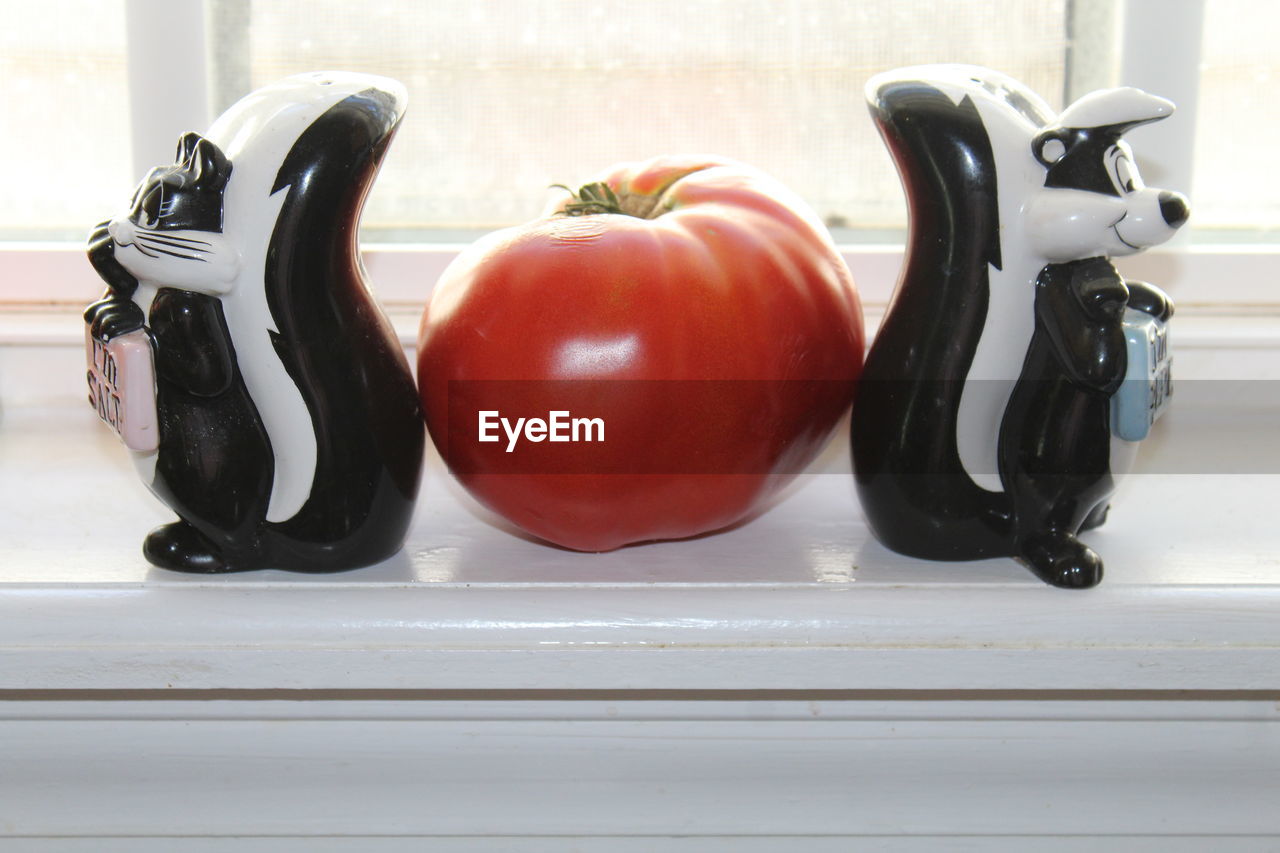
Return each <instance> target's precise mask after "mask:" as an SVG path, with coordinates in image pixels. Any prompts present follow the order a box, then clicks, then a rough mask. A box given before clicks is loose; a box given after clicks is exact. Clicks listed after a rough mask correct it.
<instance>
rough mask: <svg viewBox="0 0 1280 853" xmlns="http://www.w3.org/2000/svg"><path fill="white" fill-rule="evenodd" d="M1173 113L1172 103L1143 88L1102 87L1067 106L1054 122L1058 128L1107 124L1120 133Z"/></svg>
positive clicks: (1103, 125) (1106, 126)
mask: <svg viewBox="0 0 1280 853" xmlns="http://www.w3.org/2000/svg"><path fill="white" fill-rule="evenodd" d="M1172 112H1173V102H1172V101H1168V100H1165V99H1164V98H1160V97H1157V96H1155V95H1148V94H1147V93H1146V92H1144V91H1142V90H1141V89H1135V88H1133V87H1132V86H1125V87H1123V88H1120V89H1099V90H1098V91H1096V92H1090V93H1089V94H1087V95H1085V96H1083V97H1081V98H1080V99H1079V100H1077V101H1076V102H1075V103H1073V104H1071V106H1069V107H1067V108H1066V109H1065V110H1063V111H1062V113H1061V114H1060V115H1059V116H1058V120H1057V121H1056V122H1054V124H1055V126H1057V127H1105V128H1109V129H1114V133H1115V135H1117V136H1120V135H1122V134H1124V133H1126V132H1127V131H1129V130H1130V129H1131V128H1134V127H1137V126H1138V125H1140V124H1146V123H1147V122H1152V121H1159V120H1160V119H1162V118H1165V117H1166V116H1168V115H1170V114H1171V113H1172Z"/></svg>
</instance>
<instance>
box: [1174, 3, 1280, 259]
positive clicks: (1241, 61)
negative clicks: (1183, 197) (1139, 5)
mask: <svg viewBox="0 0 1280 853" xmlns="http://www.w3.org/2000/svg"><path fill="white" fill-rule="evenodd" d="M1276 19H1277V7H1276V4H1275V3H1274V2H1273V0H1214V2H1212V3H1206V4H1205V10H1204V42H1203V44H1202V47H1201V50H1202V55H1201V66H1200V68H1201V77H1200V102H1199V105H1198V107H1197V111H1198V115H1197V116H1196V141H1195V146H1196V147H1195V177H1194V179H1193V180H1194V184H1193V186H1192V193H1191V201H1192V211H1193V214H1192V215H1193V217H1194V219H1193V220H1192V221H1193V222H1194V224H1195V226H1196V227H1197V229H1201V228H1214V227H1218V228H1237V229H1238V228H1245V229H1258V228H1265V229H1273V232H1272V237H1275V232H1274V229H1276V228H1277V227H1280V169H1277V168H1276V166H1275V156H1276V146H1275V137H1276V130H1277V129H1280V119H1278V118H1277V116H1280V100H1278V99H1277V97H1276V89H1277V87H1280V53H1278V52H1277V50H1276V23H1277V20H1276Z"/></svg>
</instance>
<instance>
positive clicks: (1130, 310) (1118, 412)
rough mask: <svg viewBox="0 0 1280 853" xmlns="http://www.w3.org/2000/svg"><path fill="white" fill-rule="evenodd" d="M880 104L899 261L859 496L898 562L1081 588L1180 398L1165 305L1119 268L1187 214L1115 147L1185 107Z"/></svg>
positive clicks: (1084, 101)
mask: <svg viewBox="0 0 1280 853" xmlns="http://www.w3.org/2000/svg"><path fill="white" fill-rule="evenodd" d="M867 100H868V101H869V103H870V106H871V113H872V116H873V118H874V119H875V122H876V125H877V127H878V128H879V130H880V133H881V135H882V137H883V138H884V141H885V144H886V145H887V146H888V147H889V150H890V152H891V154H892V155H893V158H894V161H895V162H896V164H897V166H898V170H899V172H900V174H901V176H902V182H903V187H904V189H905V191H906V194H907V202H908V207H909V210H910V216H911V223H910V237H909V240H908V247H907V257H906V262H905V265H904V268H903V271H902V274H901V277H900V278H899V281H898V286H897V289H896V290H895V291H894V295H893V298H892V300H891V302H890V304H889V308H888V311H887V312H886V314H885V318H884V321H883V322H882V324H881V327H880V330H879V333H878V334H877V336H876V338H875V341H874V343H873V344H872V346H871V350H870V353H869V355H868V357H867V363H866V368H865V370H864V372H863V376H862V380H861V384H860V386H859V389H858V395H857V399H856V402H855V404H854V412H853V459H854V469H855V474H856V479H857V484H858V492H859V496H860V498H861V501H862V505H863V509H864V511H865V512H866V515H867V519H868V521H869V523H870V525H871V528H872V530H873V531H874V533H875V534H876V536H877V537H878V538H879V539H880V540H881V541H882V542H883V543H884V544H885V545H887V546H888V547H890V548H892V549H894V550H896V551H900V552H902V553H905V554H910V555H913V556H918V557H925V558H928V559H936V560H972V559H979V558H983V557H998V556H1012V557H1015V558H1017V559H1018V560H1019V561H1021V562H1022V563H1024V564H1025V565H1027V566H1028V567H1029V568H1030V569H1031V570H1032V571H1033V572H1035V574H1036V575H1037V576H1039V577H1040V578H1042V579H1044V580H1045V581H1047V582H1048V583H1051V584H1054V585H1056V586H1065V587H1088V586H1092V585H1094V584H1096V583H1097V582H1098V581H1099V580H1100V579H1101V577H1102V561H1101V559H1100V558H1099V557H1098V555H1097V554H1096V553H1094V552H1093V550H1092V549H1090V548H1089V547H1088V546H1086V545H1085V544H1083V543H1082V542H1081V541H1080V540H1079V539H1078V538H1077V534H1078V533H1079V532H1080V531H1081V530H1086V529H1089V528H1091V527H1095V526H1097V525H1099V524H1101V523H1102V522H1103V520H1104V519H1105V517H1106V514H1107V509H1108V506H1109V501H1110V498H1111V495H1112V493H1113V492H1114V490H1115V481H1116V478H1117V477H1118V476H1119V475H1121V474H1123V473H1124V472H1125V471H1126V470H1127V468H1128V466H1129V464H1130V462H1131V460H1132V458H1133V455H1134V450H1135V448H1136V441H1137V440H1138V439H1140V438H1142V437H1144V436H1145V435H1146V431H1147V429H1148V428H1149V427H1150V425H1151V421H1152V420H1154V419H1155V417H1156V416H1157V415H1159V413H1160V411H1161V410H1162V409H1163V407H1164V404H1165V401H1166V400H1167V397H1168V391H1169V354H1168V349H1167V335H1166V324H1167V322H1168V320H1169V317H1170V315H1171V314H1172V311H1173V305H1172V303H1171V302H1170V300H1169V298H1168V297H1167V296H1165V294H1164V293H1162V292H1161V291H1160V290H1159V289H1157V288H1155V287H1152V286H1151V285H1148V284H1143V283H1141V282H1135V281H1125V280H1124V279H1123V278H1122V277H1121V276H1120V274H1119V273H1118V272H1117V271H1116V269H1115V267H1113V266H1112V265H1111V262H1110V260H1109V259H1110V258H1111V257H1113V256H1118V255H1129V254H1133V253H1135V252H1138V251H1141V250H1143V249H1146V248H1148V247H1150V246H1154V245H1157V244H1159V243H1162V242H1164V241H1165V240H1167V239H1169V237H1171V236H1172V235H1173V233H1174V232H1175V231H1176V230H1177V228H1178V227H1179V226H1181V225H1182V223H1183V222H1184V221H1185V220H1186V219H1187V215H1188V206H1187V202H1186V199H1185V198H1183V197H1182V196H1181V195H1179V194H1178V193H1174V192H1169V191H1166V190H1160V189H1155V188H1149V187H1146V186H1144V185H1143V183H1142V180H1141V178H1140V177H1139V176H1138V170H1137V166H1136V165H1135V164H1134V162H1133V157H1132V152H1131V151H1130V149H1129V146H1128V144H1127V143H1126V142H1125V141H1124V140H1123V139H1122V136H1123V135H1124V134H1125V133H1127V132H1128V131H1129V130H1130V129H1131V128H1133V127H1135V126H1137V125H1140V124H1145V123H1147V122H1152V121H1156V120H1158V119H1162V118H1164V117H1165V116H1167V115H1169V114H1170V113H1171V112H1172V110H1173V105H1172V104H1171V103H1169V102H1168V101H1166V100H1164V99H1163V98H1157V97H1155V96H1153V95H1148V94H1147V93H1145V92H1141V91H1139V90H1137V89H1131V88H1120V89H1107V90H1104V91H1099V92H1093V93H1091V94H1089V95H1085V96H1084V97H1082V98H1080V99H1079V100H1077V101H1076V102H1074V103H1073V104H1071V105H1070V106H1068V107H1067V108H1066V109H1065V110H1063V111H1062V113H1060V114H1058V115H1054V113H1053V111H1052V110H1051V109H1050V108H1049V107H1048V106H1047V105H1046V104H1045V103H1044V101H1042V100H1041V99H1040V98H1039V97H1038V96H1037V95H1036V94H1035V93H1034V92H1032V91H1031V90H1029V89H1028V88H1027V87H1025V86H1023V85H1022V84H1020V83H1018V82H1017V81H1015V80H1012V79H1011V78H1009V77H1007V76H1005V75H1003V74H999V73H997V72H994V71H990V70H988V69H985V68H976V67H972V66H959V65H949V66H923V67H918V68H907V69H902V70H899V71H892V72H888V73H886V74H882V75H879V76H877V77H874V78H872V80H871V81H870V82H869V83H868V84H867Z"/></svg>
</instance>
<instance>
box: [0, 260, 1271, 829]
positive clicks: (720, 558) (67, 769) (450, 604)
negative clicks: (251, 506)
mask: <svg viewBox="0 0 1280 853" xmlns="http://www.w3.org/2000/svg"><path fill="white" fill-rule="evenodd" d="M369 254H370V267H371V270H372V273H373V276H374V278H375V281H376V283H377V285H378V292H379V294H380V296H382V297H383V298H384V300H385V301H386V302H387V303H388V304H389V308H390V313H391V315H392V317H393V321H394V322H395V324H396V327H397V329H398V331H399V333H400V335H401V338H402V340H403V341H404V342H405V343H406V345H410V346H411V345H412V342H413V338H414V336H415V332H416V324H417V317H418V313H419V311H420V307H421V304H422V302H423V301H425V298H426V293H425V291H426V290H427V289H429V287H423V286H422V285H421V284H420V282H421V281H423V280H428V281H431V280H434V276H435V274H438V270H439V269H440V268H442V267H443V264H444V263H445V262H447V258H448V255H447V254H446V253H442V252H440V251H438V250H422V249H398V250H385V251H384V250H373V251H371V252H370V253H369ZM850 258H851V263H852V264H853V266H854V270H855V275H856V276H858V277H859V278H861V279H862V281H863V282H864V285H863V293H864V297H865V298H866V301H867V303H868V308H869V310H868V318H869V324H870V325H872V326H874V323H875V322H876V319H877V317H878V315H879V314H880V312H881V311H882V306H883V302H884V300H885V299H887V296H888V286H887V285H885V284H884V281H885V278H886V277H887V279H888V281H890V282H891V281H892V277H893V276H894V275H895V274H896V268H897V263H898V255H897V253H896V250H894V249H892V248H883V249H874V248H873V249H868V250H858V251H853V252H852V253H851V254H850ZM1135 260H1137V259H1135ZM1272 260H1273V259H1272V257H1271V256H1270V255H1269V254H1268V253H1266V252H1252V253H1245V254H1243V255H1238V256H1232V257H1227V256H1225V255H1224V256H1221V257H1216V258H1215V257H1213V256H1195V255H1192V256H1180V257H1179V258H1176V259H1173V260H1170V259H1165V260H1161V259H1160V258H1159V257H1158V256H1156V257H1155V258H1154V260H1153V261H1152V264H1154V266H1152V267H1149V268H1148V269H1149V271H1147V272H1130V273H1129V274H1130V275H1134V276H1138V275H1144V276H1147V277H1149V278H1150V279H1151V280H1154V281H1157V282H1160V283H1162V284H1163V283H1166V282H1167V281H1168V280H1169V279H1167V278H1165V277H1163V276H1161V275H1160V274H1159V273H1160V272H1161V266H1160V265H1161V264H1163V265H1165V267H1166V268H1167V269H1166V271H1167V270H1181V271H1182V272H1181V273H1180V274H1181V275H1183V276H1185V275H1187V269H1188V268H1190V269H1191V270H1192V273H1194V275H1197V276H1199V275H1208V272H1207V271H1208V270H1210V269H1214V270H1219V271H1221V270H1222V269H1224V266H1223V265H1224V264H1228V265H1229V264H1237V266H1235V267H1229V269H1232V270H1234V272H1233V273H1232V276H1233V277H1234V279H1235V280H1240V281H1249V282H1254V281H1256V282H1258V283H1259V284H1258V286H1257V287H1254V288H1253V290H1249V288H1248V286H1245V288H1244V289H1243V290H1241V291H1238V293H1242V294H1245V295H1246V296H1248V299H1245V298H1243V297H1240V298H1238V299H1236V300H1233V301H1223V302H1213V301H1212V300H1210V299H1207V297H1206V301H1205V302H1203V303H1200V302H1198V301H1197V300H1196V299H1191V298H1189V296H1191V295H1194V294H1195V293H1199V292H1203V293H1205V294H1208V293H1209V290H1210V289H1211V287H1210V285H1208V284H1205V283H1203V282H1200V281H1199V280H1198V279H1195V280H1193V282H1192V283H1191V284H1184V281H1186V279H1185V278H1183V279H1178V280H1176V281H1175V284H1174V286H1173V287H1171V288H1170V289H1171V290H1175V291H1176V292H1177V294H1178V298H1179V300H1180V306H1179V315H1178V317H1177V319H1176V320H1175V331H1174V334H1175V335H1176V339H1175V341H1176V342H1175V352H1176V359H1177V368H1176V369H1177V376H1178V379H1177V381H1178V382H1179V383H1180V384H1179V386H1178V388H1179V390H1178V391H1177V392H1176V394H1175V401H1174V406H1173V408H1172V409H1171V410H1170V413H1169V414H1168V415H1167V416H1166V417H1165V418H1164V419H1162V421H1161V422H1160V423H1159V424H1158V425H1157V427H1156V432H1155V434H1154V435H1153V436H1152V438H1151V439H1149V440H1148V441H1147V442H1146V444H1144V446H1143V450H1142V454H1141V464H1142V466H1143V470H1144V471H1145V472H1147V473H1139V474H1137V475H1135V476H1132V477H1131V478H1129V480H1128V481H1127V482H1126V483H1125V484H1124V486H1123V488H1122V490H1121V492H1120V494H1119V495H1118V496H1117V498H1116V501H1115V505H1114V509H1113V512H1112V516H1111V518H1110V520H1109V521H1108V523H1107V525H1106V526H1105V527H1104V528H1102V529H1101V530H1098V531H1096V532H1094V533H1091V534H1088V538H1089V541H1090V542H1091V543H1092V544H1093V545H1094V546H1095V547H1097V548H1098V550H1099V551H1100V553H1101V554H1102V555H1103V557H1104V558H1105V560H1106V563H1107V575H1106V578H1105V580H1104V581H1103V583H1102V585H1101V586H1099V587H1098V588H1096V589H1093V590H1087V591H1082V592H1076V591H1064V590H1057V589H1052V588H1049V587H1047V586H1045V585H1043V584H1041V583H1040V582H1039V581H1037V580H1035V579H1034V578H1033V577H1032V576H1031V574H1030V573H1029V572H1028V571H1027V570H1025V569H1023V568H1022V567H1020V566H1018V565H1017V564H1015V563H1014V562H1012V561H1010V560H987V561H981V562H974V563H932V562H926V561H920V560H914V559H910V558H906V557H902V556H899V555H896V554H893V553H891V552H889V551H887V550H886V549H884V548H883V547H881V546H880V545H878V544H877V543H876V542H875V541H874V540H873V539H872V538H871V537H870V535H869V534H868V531H867V529H866V526H865V523H864V521H863V519H862V516H861V512H860V509H859V508H858V505H857V502H856V498H855V496H854V492H853V486H852V478H851V476H850V474H849V461H848V454H847V451H846V450H845V446H846V440H847V439H846V436H847V432H845V431H844V430H843V429H842V430H841V431H840V432H839V433H838V434H837V436H836V438H835V441H834V442H833V445H832V447H831V448H830V449H829V450H828V452H827V453H826V454H825V455H824V457H823V459H822V460H820V462H819V464H818V465H816V466H815V467H814V469H812V471H811V472H810V473H808V474H806V475H804V476H803V477H802V479H801V481H800V482H799V483H798V484H797V485H796V487H795V488H793V489H792V490H791V491H790V492H789V493H788V494H786V495H785V496H784V498H783V499H782V500H780V501H778V502H777V503H776V504H775V505H774V506H773V507H771V508H770V509H769V510H768V511H767V512H765V513H763V514H762V515H761V516H760V517H758V518H756V519H754V520H753V521H751V522H750V523H748V524H745V525H742V526H740V527H738V528H737V529H734V530H730V531H727V532H724V533H721V534H717V535H712V536H706V537H701V538H699V539H695V540H691V541H685V542H670V543H659V544H652V545H644V546H637V547H632V548H627V549H623V550H621V551H618V552H616V553H612V554H604V555H592V554H575V553H570V552H566V551H562V550H559V549H554V548H550V547H547V546H544V545H540V544H538V543H535V542H531V541H528V540H527V539H525V538H523V537H521V536H519V535H516V534H514V533H512V532H511V531H509V530H508V529H506V528H505V526H504V525H502V524H501V522H499V521H497V520H495V519H494V518H492V517H491V516H489V515H487V514H486V513H484V512H483V511H482V510H481V509H479V508H478V507H477V506H476V505H475V504H474V503H473V502H472V501H471V500H470V499H469V498H468V497H467V496H466V495H465V494H464V493H463V492H462V491H461V489H460V488H459V487H458V486H457V485H456V483H454V482H453V481H452V479H451V478H450V477H449V475H448V473H447V472H446V471H445V470H443V466H442V464H441V463H440V460H439V458H438V457H437V456H435V454H434V452H433V453H432V454H431V456H430V463H429V465H428V470H427V473H426V477H425V480H424V483H423V489H422V494H421V499H420V503H419V506H418V510H417V516H416V521H415V524H414V526H413V528H412V530H411V532H410V536H409V540H408V542H407V544H406V547H405V549H404V551H403V552H402V553H400V554H398V555H396V556H395V557H393V558H392V559H390V560H388V561H386V562H384V563H382V564H379V565H377V566H373V567H369V568H367V569H362V570H358V571H354V572H349V573H345V574H339V575H327V576H313V575H299V574H291V573H285V572H275V571H270V572H259V573H253V574H247V575H233V576H221V577H200V576H185V575H178V574H172V573H168V572H164V571H161V570H157V569H154V568H151V567H149V566H148V565H147V564H146V562H145V561H144V560H143V558H142V555H141V552H140V547H141V540H142V537H143V535H145V533H146V531H147V530H148V529H150V527H152V526H154V525H157V524H161V523H164V522H166V521H169V520H171V516H170V515H169V513H168V512H167V510H166V509H165V508H164V507H163V506H162V505H160V504H159V503H158V502H157V501H156V500H154V499H153V498H152V497H151V496H150V495H149V494H147V493H146V490H145V489H144V488H143V486H142V485H141V483H140V482H139V481H138V479H137V477H136V476H135V475H134V472H133V470H132V469H131V467H130V465H129V463H128V461H127V459H126V454H125V451H124V449H123V448H122V447H121V446H120V445H119V443H118V442H117V441H116V440H115V439H114V438H113V437H112V436H111V435H110V434H109V433H108V431H107V430H106V429H105V428H103V427H102V426H101V425H100V424H98V423H97V422H96V418H95V416H94V414H93V413H92V412H91V411H90V409H89V407H88V406H87V405H85V403H84V402H83V399H82V396H83V391H82V389H81V383H82V382H83V378H82V376H83V354H82V352H81V345H82V344H81V327H80V321H79V319H78V315H79V311H80V308H81V306H82V304H83V302H85V301H88V300H89V299H92V298H93V296H94V295H95V294H96V291H97V285H96V282H95V281H94V279H93V276H92V273H91V271H88V270H87V264H85V263H84V260H83V257H82V255H81V253H80V252H79V251H74V252H73V251H71V250H67V249H58V250H53V251H46V250H37V251H34V252H29V253H27V254H25V255H15V254H9V255H6V254H5V253H4V252H2V251H0V266H4V264H6V263H7V264H8V265H7V266H5V267H4V268H5V269H6V270H8V271H13V270H15V269H18V270H24V271H25V273H24V274H25V276H26V281H27V283H28V285H29V284H30V282H31V281H32V280H39V281H47V282H49V284H50V287H49V288H48V289H47V290H46V291H45V295H46V296H47V298H46V299H42V300H37V301H33V300H30V299H23V300H19V302H21V304H15V301H14V300H10V301H9V302H8V304H7V306H6V307H4V308H0V477H2V479H0V542H3V543H4V546H3V550H0V754H3V755H4V756H5V762H4V770H0V851H8V850H22V851H24V853H25V851H36V852H37V853H46V851H60V852H61V851H70V852H71V853H76V851H82V850H84V851H87V850H94V851H106V853H114V852H115V851H129V853H134V851H151V850H156V851H159V850H166V851H167V850H173V849H183V850H195V851H215V850H216V851H223V850H253V851H268V853H297V851H301V850H306V851H308V853H315V851H318V850H319V851H325V850H339V849H350V847H348V846H346V845H348V844H349V843H350V842H351V841H352V840H354V839H355V838H356V837H358V838H360V841H359V846H360V848H361V849H369V850H376V851H384V850H385V851H392V850H394V851H402V850H403V851H416V850H421V849H431V850H441V851H466V853H477V851H499V850H501V851H515V853H526V851H528V852H529V853H532V851H546V850H564V849H578V850H584V851H591V852H592V853H605V851H608V853H632V851H635V853H639V851H646V853H647V851H651V850H674V851H695V850H696V851H699V853H702V851H732V853H742V852H743V851H746V853H754V851H764V850H776V849H778V848H779V847H780V846H785V847H787V848H788V849H792V850H796V851H806V853H835V851H844V850H849V849H884V850H902V851H906V850H910V851H929V850H936V849H981V850H996V851H1004V850H1008V851H1013V850H1027V849H1037V850H1050V851H1066V850H1072V851H1075V850H1086V849H1089V850H1092V849H1099V845H1101V848H1102V849H1116V850H1120V849H1123V850H1126V851H1156V850H1159V851H1161V853H1167V851H1193V850H1200V849H1204V848H1205V847H1206V846H1210V845H1211V846H1212V847H1213V848H1214V849H1215V850H1222V851H1228V850H1230V851H1237V850H1238V851H1261V850H1267V849H1270V847H1271V846H1273V845H1274V841H1275V838H1276V837H1277V834H1280V823H1277V821H1276V817H1275V811H1274V808H1272V807H1271V801H1272V800H1273V799H1274V790H1275V788H1276V785H1277V784H1280V778H1278V777H1277V775H1276V767H1277V766H1280V765H1278V764H1277V759H1278V757H1280V753H1278V752H1277V746H1276V745H1277V741H1276V738H1275V732H1276V724H1277V722H1278V721H1280V716H1278V715H1280V705H1278V704H1277V697H1280V619H1277V618H1276V616H1277V613H1280V556H1278V555H1280V525H1276V524H1275V523H1274V515H1275V513H1274V505H1275V496H1276V493H1277V486H1278V485H1280V477H1277V474H1280V452H1278V451H1277V450H1276V445H1275V438H1276V435H1277V427H1278V426H1280V399H1278V398H1280V395H1278V394H1277V393H1276V390H1275V386H1277V383H1276V382H1275V381H1274V380H1275V379H1276V378H1277V377H1280V310H1277V309H1278V308H1280V302H1277V300H1276V298H1275V294H1267V293H1266V288H1265V287H1264V286H1263V285H1267V286H1269V285H1270V281H1271V275H1270V272H1269V270H1271V269H1272V267H1273V266H1274V264H1273V262H1272ZM24 265H25V266H24ZM433 270H434V272H433ZM59 271H60V272H59ZM86 272H88V275H85V273H86ZM31 276H35V277H36V278H35V279H33V278H31ZM12 280H13V279H12V277H11V276H4V277H0V288H4V287H5V286H7V285H6V284H5V283H6V282H10V281H12ZM419 290H422V294H421V296H417V295H415V294H417V293H418V291H419ZM22 292H23V293H26V292H29V287H28V289H27V290H23V291H22ZM11 293H12V288H11ZM1249 294H1252V295H1249ZM3 296H4V293H3V292H0V302H3ZM388 296H390V297H391V298H388ZM1264 296H1265V297H1266V299H1263V298H1262V297H1264ZM1250 300H1253V301H1250ZM1224 380H1225V381H1224ZM355 792H358V797H357V795H356V793H355ZM357 801H358V802H359V807H358V808H357V807H356V806H355V805H354V804H355V803H356V802H357ZM756 835H760V836H770V837H768V838H762V839H754V838H751V837H749V836H756ZM954 836H963V838H962V839H957V838H956V837H954ZM1208 836H1213V838H1212V840H1210V839H1208V838H1207V837H1208ZM958 844H959V845H963V844H969V845H970V846H969V847H962V846H960V847H958V846H957V845H958Z"/></svg>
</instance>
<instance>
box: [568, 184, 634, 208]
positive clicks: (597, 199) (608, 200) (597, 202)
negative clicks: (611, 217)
mask: <svg viewBox="0 0 1280 853" xmlns="http://www.w3.org/2000/svg"><path fill="white" fill-rule="evenodd" d="M551 187H552V189H561V190H564V191H565V192H567V193H569V195H571V196H572V197H573V201H571V202H569V203H568V204H566V205H565V206H564V210H563V211H562V213H563V214H564V215H565V216H591V215H593V214H597V213H621V214H623V215H627V216H629V215H630V214H629V213H628V212H627V211H625V210H623V209H622V201H621V200H620V199H619V198H618V194H617V193H615V192H614V191H613V188H612V187H610V186H609V185H608V184H606V183H595V184H586V185H584V186H583V187H582V188H581V189H579V190H578V191H577V192H574V191H573V190H571V189H569V188H568V187H566V186H565V185H564V184H552V185H551Z"/></svg>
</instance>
